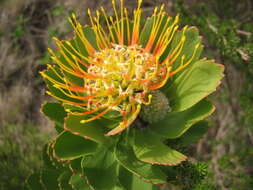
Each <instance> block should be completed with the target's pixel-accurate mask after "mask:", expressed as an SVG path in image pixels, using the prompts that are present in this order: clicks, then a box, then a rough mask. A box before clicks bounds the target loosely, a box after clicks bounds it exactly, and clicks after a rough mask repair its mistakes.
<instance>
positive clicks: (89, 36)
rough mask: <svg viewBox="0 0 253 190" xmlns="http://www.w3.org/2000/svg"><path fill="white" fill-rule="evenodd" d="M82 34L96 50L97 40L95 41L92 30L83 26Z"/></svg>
mask: <svg viewBox="0 0 253 190" xmlns="http://www.w3.org/2000/svg"><path fill="white" fill-rule="evenodd" d="M83 32H84V35H85V37H86V38H87V40H88V41H89V42H90V44H91V45H92V46H93V47H94V48H95V49H97V50H98V45H97V39H96V34H95V32H94V31H93V29H92V28H91V27H89V26H85V27H84V28H83Z"/></svg>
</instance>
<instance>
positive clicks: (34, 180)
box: [26, 173, 44, 190]
mask: <svg viewBox="0 0 253 190" xmlns="http://www.w3.org/2000/svg"><path fill="white" fill-rule="evenodd" d="M26 184H27V186H28V188H29V189H30V190H44V188H43V186H42V184H41V183H40V174H39V173H33V174H31V175H30V176H29V178H28V179H27V180H26Z"/></svg>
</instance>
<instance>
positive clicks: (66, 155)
mask: <svg viewBox="0 0 253 190" xmlns="http://www.w3.org/2000/svg"><path fill="white" fill-rule="evenodd" d="M96 148H97V143H95V142H93V141H91V140H87V139H85V138H84V137H81V136H77V135H74V134H72V133H70V132H68V131H64V132H62V133H61V134H60V135H59V136H58V137H57V139H56V141H55V144H54V153H55V155H56V156H57V157H59V158H60V159H62V160H65V159H68V160H69V159H70V160H72V159H75V158H78V157H81V156H83V155H88V154H91V153H93V152H95V150H96Z"/></svg>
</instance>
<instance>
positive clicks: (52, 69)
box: [41, 66, 83, 103]
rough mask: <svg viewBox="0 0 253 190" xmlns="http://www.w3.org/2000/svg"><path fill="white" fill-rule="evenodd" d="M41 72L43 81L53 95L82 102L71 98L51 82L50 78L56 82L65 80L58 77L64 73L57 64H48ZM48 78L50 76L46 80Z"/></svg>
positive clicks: (63, 82) (62, 82)
mask: <svg viewBox="0 0 253 190" xmlns="http://www.w3.org/2000/svg"><path fill="white" fill-rule="evenodd" d="M56 73H57V74H56ZM41 74H42V76H43V78H44V81H45V82H46V84H47V87H48V89H49V91H50V92H51V93H52V95H53V96H55V97H57V98H59V99H60V100H62V99H63V100H66V101H70V102H78V103H83V101H82V100H79V99H76V98H71V97H69V96H67V95H66V94H64V93H63V92H62V91H61V90H59V89H58V88H56V87H55V86H54V85H55V84H54V83H52V80H54V81H57V83H61V84H65V81H63V80H62V79H61V78H60V77H59V76H61V77H64V75H63V74H62V71H61V69H60V68H59V67H58V66H49V67H48V68H47V69H46V70H45V71H43V72H41ZM48 78H50V80H51V81H50V80H48Z"/></svg>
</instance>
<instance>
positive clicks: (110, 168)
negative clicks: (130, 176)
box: [82, 148, 120, 190]
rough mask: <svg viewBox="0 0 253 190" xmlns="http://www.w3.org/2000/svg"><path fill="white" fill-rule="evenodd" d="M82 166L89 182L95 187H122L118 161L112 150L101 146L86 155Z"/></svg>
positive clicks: (102, 189) (100, 188) (112, 189)
mask: <svg viewBox="0 0 253 190" xmlns="http://www.w3.org/2000/svg"><path fill="white" fill-rule="evenodd" d="M82 167H83V169H84V173H85V175H86V177H87V179H88V181H89V184H90V185H91V186H92V187H93V188H94V189H96V190H110V189H111V190H114V189H115V190H116V189H120V186H119V180H118V172H117V168H118V163H117V161H116V159H115V156H114V154H113V152H111V151H110V150H108V149H105V148H100V149H98V151H97V152H96V153H95V154H93V155H89V156H85V157H84V159H83V162H82ZM98 176H99V177H98Z"/></svg>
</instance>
